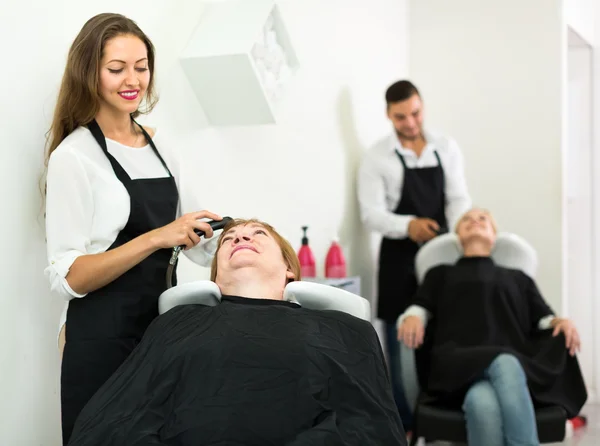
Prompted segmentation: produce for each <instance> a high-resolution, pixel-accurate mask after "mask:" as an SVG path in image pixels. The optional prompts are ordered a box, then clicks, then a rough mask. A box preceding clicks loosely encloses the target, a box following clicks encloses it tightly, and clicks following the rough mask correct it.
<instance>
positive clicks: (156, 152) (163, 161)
mask: <svg viewBox="0 0 600 446" xmlns="http://www.w3.org/2000/svg"><path fill="white" fill-rule="evenodd" d="M131 120H132V121H133V122H135V123H136V124H137V126H138V127H139V128H140V130H141V131H142V133H143V134H144V137H145V138H146V141H147V142H148V144H150V147H152V150H153V151H154V153H155V154H156V156H157V157H158V159H159V160H160V162H161V163H162V165H163V166H164V168H165V169H166V170H167V172H168V173H169V177H172V176H173V174H172V173H171V170H170V169H169V167H168V166H167V163H165V160H164V159H163V157H162V156H160V153H158V149H157V148H156V145H154V141H152V138H151V137H150V135H149V134H148V132H146V129H145V128H144V127H143V126H142V125H140V124H139V123H138V122H137V121H136V120H135V119H133V116H132V117H131Z"/></svg>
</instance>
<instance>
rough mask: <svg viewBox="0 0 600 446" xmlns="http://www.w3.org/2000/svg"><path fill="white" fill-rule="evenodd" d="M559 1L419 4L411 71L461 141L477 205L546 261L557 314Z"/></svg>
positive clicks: (543, 272)
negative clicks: (531, 246) (516, 233)
mask: <svg viewBox="0 0 600 446" xmlns="http://www.w3.org/2000/svg"><path fill="white" fill-rule="evenodd" d="M560 4H561V2H559V1H557V0H553V1H548V0H531V1H527V2H523V1H520V0H507V1H503V2H481V1H479V0H454V1H452V2H447V1H445V0H413V1H411V2H410V30H411V31H410V32H411V34H410V36H411V38H410V71H411V78H412V79H414V80H415V82H416V83H417V84H418V85H419V86H420V88H421V89H422V93H423V96H424V99H425V101H426V102H425V106H426V107H427V108H426V113H427V119H428V122H429V123H430V124H432V125H439V126H441V127H442V129H443V130H445V131H446V132H448V133H449V134H450V135H452V136H453V137H455V138H456V139H457V140H458V142H459V144H460V145H461V147H462V149H463V151H464V154H465V159H466V166H467V178H468V183H469V187H470V190H471V192H472V195H473V199H474V203H475V204H476V205H480V206H484V207H487V208H489V209H491V210H492V212H493V213H494V214H495V215H496V217H497V220H498V224H499V226H500V227H501V228H502V229H503V230H508V231H515V232H518V233H519V234H521V235H523V236H524V237H525V238H527V239H528V240H529V241H530V242H531V243H532V244H533V245H534V246H535V248H536V249H537V250H538V253H539V257H540V261H541V264H540V270H539V276H538V277H539V285H540V287H541V289H542V292H543V294H544V295H545V296H546V297H547V299H548V300H549V302H550V303H551V304H552V306H553V307H554V308H556V310H557V311H560V309H561V290H562V287H563V269H562V254H563V247H562V243H563V240H562V239H563V236H562V231H563V222H562V219H563V204H562V199H561V197H562V195H563V185H562V176H563V174H562V139H563V129H562V126H563V122H562V107H563V82H564V73H563V58H564V54H563V53H564V52H565V50H566V45H565V43H564V41H563V27H564V24H563V19H562V14H561V8H560V7H559V5H560Z"/></svg>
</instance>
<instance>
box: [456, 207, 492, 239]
mask: <svg viewBox="0 0 600 446" xmlns="http://www.w3.org/2000/svg"><path fill="white" fill-rule="evenodd" d="M456 232H457V234H458V238H459V239H460V241H461V243H463V244H464V243H465V242H467V241H469V240H472V239H474V238H477V239H480V240H482V239H483V240H485V241H487V242H489V243H490V244H493V243H494V242H495V241H496V230H495V229H494V224H493V222H492V218H491V216H490V215H489V213H488V212H486V211H484V210H481V209H473V210H471V211H469V212H467V213H466V214H465V215H464V216H463V217H462V218H461V220H460V222H459V224H458V228H457V231H456Z"/></svg>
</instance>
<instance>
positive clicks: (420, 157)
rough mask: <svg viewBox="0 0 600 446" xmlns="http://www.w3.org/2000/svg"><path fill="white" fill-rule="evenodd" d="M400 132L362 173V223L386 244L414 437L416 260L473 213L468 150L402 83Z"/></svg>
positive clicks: (390, 111) (382, 298)
mask: <svg viewBox="0 0 600 446" xmlns="http://www.w3.org/2000/svg"><path fill="white" fill-rule="evenodd" d="M385 99H386V102H387V116H388V118H389V120H390V121H391V123H392V124H393V127H394V131H393V132H392V134H391V135H389V136H387V137H386V138H384V139H383V140H381V141H380V142H378V143H377V144H376V145H375V146H374V147H373V148H372V149H370V150H369V151H368V152H367V153H366V155H365V156H364V158H363V160H362V162H361V165H360V168H359V174H358V197H359V203H360V211H361V218H362V221H363V223H364V224H365V225H366V227H367V228H369V229H370V230H371V231H375V232H378V233H380V234H381V235H382V236H383V238H382V242H381V247H380V254H379V265H378V269H379V273H378V308H377V316H378V317H379V318H380V319H382V320H383V321H384V323H385V337H386V344H387V352H388V356H389V360H390V371H391V375H392V385H393V390H394V397H395V399H396V405H397V406H398V411H399V412H400V417H401V418H402V422H403V424H404V429H405V430H406V431H407V432H408V431H410V430H411V427H412V426H411V424H412V415H411V410H410V409H409V407H408V405H407V402H406V399H405V397H404V391H403V388H402V383H401V381H400V378H401V377H400V370H399V367H400V362H399V354H400V344H399V342H398V340H397V330H396V319H397V318H398V316H399V315H400V314H402V312H403V311H404V310H405V309H406V308H407V306H408V305H409V301H410V299H411V298H412V296H413V294H414V293H415V291H416V289H417V279H416V276H415V265H414V262H415V255H416V254H417V251H418V250H419V248H420V246H422V244H423V243H426V242H427V241H429V240H431V239H432V238H434V237H435V236H436V235H438V234H440V233H443V232H446V231H447V230H448V228H449V227H451V226H452V225H453V224H454V221H456V220H457V219H458V218H459V217H460V215H462V214H463V213H464V212H466V211H467V210H468V209H469V208H470V207H471V199H470V197H469V193H468V190H467V185H466V181H465V176H464V168H463V158H462V153H461V150H460V149H459V147H458V145H457V144H456V142H455V141H453V140H452V139H450V138H448V137H444V136H441V135H436V134H434V133H430V132H429V131H426V130H424V129H423V101H422V99H421V95H420V94H419V91H418V90H417V88H416V87H415V86H414V85H413V84H412V83H411V82H409V81H406V80H402V81H399V82H396V83H395V84H393V85H391V86H390V87H389V88H388V90H387V92H386V94H385Z"/></svg>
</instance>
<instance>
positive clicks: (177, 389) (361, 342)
mask: <svg viewBox="0 0 600 446" xmlns="http://www.w3.org/2000/svg"><path fill="white" fill-rule="evenodd" d="M211 279H212V280H213V281H214V282H215V283H216V284H217V285H218V287H219V289H220V290H221V294H222V297H221V303H219V304H218V305H216V306H206V305H198V304H196V305H180V306H176V307H174V308H172V309H171V310H169V311H167V312H166V313H164V314H163V315H161V316H159V317H158V318H156V319H155V321H154V322H153V323H152V324H151V325H150V327H149V328H148V330H147V332H146V334H145V335H144V337H143V339H142V341H141V343H140V344H139V345H138V347H137V348H136V349H135V350H134V351H133V353H132V354H131V356H130V357H129V358H128V359H127V360H126V362H125V363H124V364H123V365H122V366H121V367H120V368H119V369H118V370H117V372H116V373H115V374H114V375H113V376H112V377H111V378H110V379H109V380H108V381H107V383H106V384H105V385H104V386H103V387H101V388H100V390H99V391H98V392H97V393H96V394H95V395H94V397H93V398H92V399H91V400H90V402H89V403H88V404H87V405H86V406H85V408H84V409H83V411H82V412H81V415H80V417H79V418H78V420H77V422H76V425H75V428H74V431H73V435H72V437H71V442H70V443H69V444H72V445H77V446H92V445H93V446H100V445H111V446H121V445H122V446H125V445H127V446H131V445H142V444H143V445H144V446H150V445H180V446H188V445H189V446H192V445H200V444H201V445H204V446H210V445H242V444H243V445H245V446H252V445H257V446H258V445H260V446H268V445H273V446H275V445H277V446H282V445H287V446H299V445H309V444H310V445H323V446H325V445H328V446H329V445H332V446H333V445H367V444H370V445H371V444H372V445H375V444H377V445H406V438H405V434H404V431H403V428H402V424H401V422H400V418H399V416H398V413H397V410H396V405H395V403H394V399H393V396H392V390H391V384H390V379H389V376H388V373H387V369H386V365H385V362H384V357H383V354H382V351H381V347H380V344H379V341H378V338H377V335H376V332H375V330H374V329H373V327H372V325H371V324H370V323H369V322H367V321H363V320H361V319H358V318H356V317H354V316H351V315H349V314H346V313H343V312H339V311H329V310H327V311H323V310H311V309H306V308H302V307H301V306H300V305H299V304H297V303H295V302H292V301H288V300H284V290H285V287H286V285H287V284H288V283H289V282H290V281H294V280H299V279H300V266H299V263H298V258H297V256H296V253H295V252H294V250H293V248H292V247H291V246H290V244H289V243H288V242H287V241H286V240H284V239H283V238H282V237H281V236H280V235H279V234H278V233H277V232H276V231H275V229H274V228H272V227H271V226H270V225H268V224H266V223H262V222H259V221H257V220H234V221H232V222H230V223H229V224H228V225H227V226H226V227H225V228H224V230H223V232H222V234H221V235H220V237H219V241H218V248H217V252H216V255H215V258H214V261H213V264H212V270H211Z"/></svg>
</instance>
